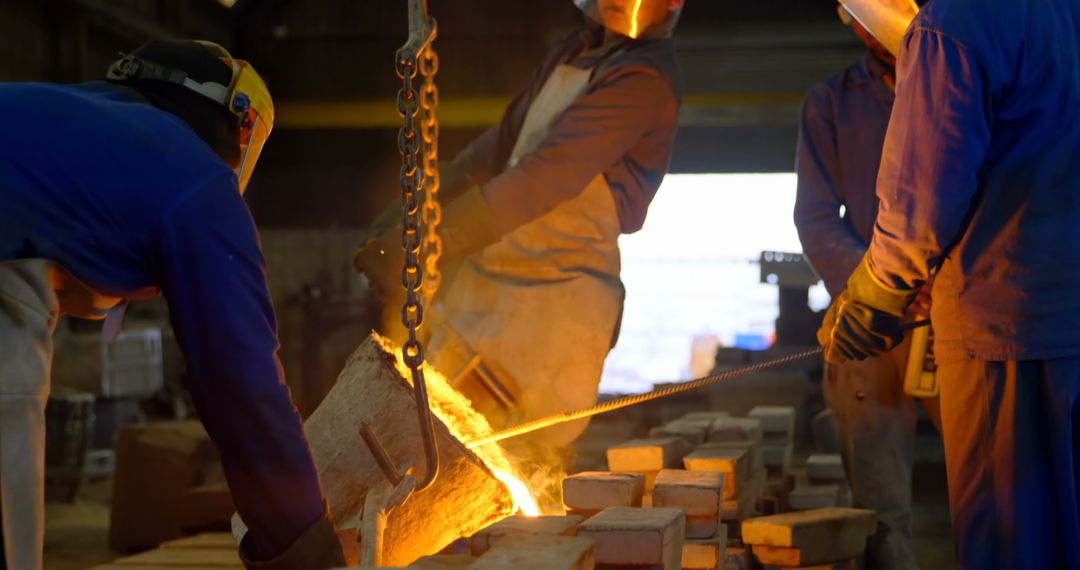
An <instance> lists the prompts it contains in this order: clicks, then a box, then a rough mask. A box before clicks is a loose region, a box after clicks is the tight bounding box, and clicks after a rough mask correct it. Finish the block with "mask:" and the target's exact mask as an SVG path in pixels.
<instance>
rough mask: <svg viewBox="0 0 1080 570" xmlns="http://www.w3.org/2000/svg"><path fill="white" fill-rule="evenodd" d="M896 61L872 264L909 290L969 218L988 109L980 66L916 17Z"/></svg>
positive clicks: (986, 132) (886, 279)
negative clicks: (894, 85)
mask: <svg viewBox="0 0 1080 570" xmlns="http://www.w3.org/2000/svg"><path fill="white" fill-rule="evenodd" d="M899 62H900V67H899V68H898V70H897V72H898V73H897V86H896V102H895V104H894V105H893V112H892V119H891V120H890V122H889V130H888V132H887V134H886V136H885V147H884V150H883V152H882V162H881V168H880V170H879V173H878V183H877V192H878V199H879V201H880V205H879V209H878V217H877V223H876V225H875V227H874V236H873V239H872V240H871V243H870V248H869V252H870V267H871V269H872V270H873V272H874V274H875V275H877V276H878V277H879V278H880V279H882V280H883V281H884V282H885V283H889V284H892V285H893V286H896V287H900V288H904V289H915V288H918V287H920V286H922V284H923V283H924V282H925V281H926V280H927V278H928V277H929V275H930V270H931V269H933V268H936V267H937V266H938V265H940V263H941V261H942V259H943V258H944V256H945V255H946V254H947V253H948V251H949V249H950V248H951V247H952V246H953V245H955V242H956V240H957V239H959V237H960V235H961V232H962V231H963V229H964V227H965V225H966V223H967V221H968V220H967V219H968V217H969V216H970V214H971V210H972V206H973V199H974V197H975V193H976V189H977V187H978V177H979V174H980V169H981V166H982V163H983V161H984V159H985V157H986V153H987V148H988V147H989V144H990V127H991V122H992V116H991V104H990V101H989V99H990V95H989V91H990V90H989V89H988V84H989V79H988V78H987V76H986V73H985V71H984V69H985V68H984V66H982V65H981V64H980V62H979V60H978V58H977V57H976V54H974V53H973V52H971V51H970V50H969V49H968V48H967V47H966V46H964V45H963V44H961V43H960V42H959V41H957V40H956V39H954V38H952V37H950V36H948V35H946V34H944V33H942V32H940V31H937V30H932V29H928V28H924V27H921V26H919V25H918V22H917V23H916V25H915V26H913V28H912V29H911V30H909V32H908V35H907V36H906V37H905V40H904V45H903V47H902V49H901V53H900V57H899Z"/></svg>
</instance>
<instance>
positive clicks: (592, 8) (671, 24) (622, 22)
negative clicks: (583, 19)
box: [574, 0, 682, 39]
mask: <svg viewBox="0 0 1080 570" xmlns="http://www.w3.org/2000/svg"><path fill="white" fill-rule="evenodd" d="M574 5H575V6H577V7H578V9H579V10H581V11H582V12H585V14H586V15H587V16H589V17H590V18H592V19H593V20H596V21H597V22H600V23H601V24H603V25H604V27H605V28H607V29H609V30H611V31H613V32H615V33H617V34H621V35H624V36H626V37H628V38H631V39H639V38H666V37H671V34H672V33H673V32H674V31H675V25H676V24H677V23H678V22H679V15H680V14H681V13H682V2H679V4H678V7H677V8H675V9H668V6H669V5H670V0H574Z"/></svg>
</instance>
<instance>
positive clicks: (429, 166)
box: [419, 45, 443, 304]
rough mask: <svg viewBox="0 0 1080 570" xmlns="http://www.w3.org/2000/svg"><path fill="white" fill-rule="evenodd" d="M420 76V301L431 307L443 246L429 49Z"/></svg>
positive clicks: (434, 64) (435, 68)
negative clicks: (423, 274)
mask: <svg viewBox="0 0 1080 570" xmlns="http://www.w3.org/2000/svg"><path fill="white" fill-rule="evenodd" d="M419 63H420V76H421V77H422V78H423V79H424V84H423V87H421V88H420V110H421V111H422V116H421V122H420V133H421V139H422V140H423V156H422V160H421V165H422V167H423V169H424V205H423V209H422V211H421V215H420V218H421V221H422V224H423V227H424V240H423V247H422V258H423V260H424V271H425V272H426V275H425V279H424V284H423V291H424V298H425V300H426V301H427V303H428V304H431V301H432V299H433V298H434V297H435V292H436V291H438V290H439V285H441V284H442V273H441V272H440V271H439V267H438V263H439V257H441V256H442V252H443V243H442V238H441V237H440V236H439V232H438V227H439V223H440V222H441V221H442V206H441V205H440V204H439V186H440V182H439V121H438V119H437V118H436V116H435V112H436V110H437V109H438V107H439V90H438V88H437V87H435V74H436V73H438V72H439V56H438V54H436V53H435V49H434V48H433V47H432V46H430V45H429V46H428V47H427V49H425V50H424V54H423V56H422V57H421V58H420V62H419Z"/></svg>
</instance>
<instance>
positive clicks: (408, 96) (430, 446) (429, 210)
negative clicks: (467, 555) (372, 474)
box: [360, 0, 442, 492]
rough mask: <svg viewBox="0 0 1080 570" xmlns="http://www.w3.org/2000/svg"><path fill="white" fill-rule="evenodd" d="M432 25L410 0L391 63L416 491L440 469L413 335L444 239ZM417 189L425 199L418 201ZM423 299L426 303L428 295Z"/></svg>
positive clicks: (421, 3) (382, 461) (372, 445)
mask: <svg viewBox="0 0 1080 570" xmlns="http://www.w3.org/2000/svg"><path fill="white" fill-rule="evenodd" d="M435 25H436V24H435V19H434V18H432V17H430V16H428V14H427V0H409V39H408V41H407V42H406V43H405V45H403V46H402V47H401V49H399V50H398V51H397V53H396V54H395V60H396V61H395V62H394V69H395V71H396V73H397V75H398V77H399V78H401V89H400V90H399V91H398V94H397V108H398V113H399V114H400V115H401V117H402V127H401V129H400V130H399V131H398V151H399V152H400V153H401V174H400V177H399V179H400V184H401V216H402V226H401V246H402V249H404V251H405V263H404V265H403V266H402V268H401V285H402V287H404V288H405V297H406V298H405V302H404V303H403V304H402V306H401V320H402V323H403V324H404V325H405V326H406V327H408V330H409V339H408V340H407V341H406V342H405V344H404V345H403V346H402V356H403V357H404V360H405V364H406V366H408V367H409V372H410V375H411V377H412V384H413V400H414V402H415V404H416V414H417V420H418V422H419V426H420V437H421V439H422V440H423V445H424V457H425V459H426V461H427V471H426V472H425V473H424V475H423V477H417V484H416V488H415V489H414V492H415V491H422V490H424V489H426V488H427V487H429V486H431V484H432V483H433V482H434V481H435V478H436V477H437V476H438V474H439V448H438V445H437V442H436V441H435V426H434V423H433V420H432V417H431V407H430V405H429V403H428V394H427V383H426V382H425V380H424V369H423V364H424V345H423V343H422V342H421V341H420V339H419V338H418V337H417V334H416V331H417V329H418V328H419V327H420V326H421V325H422V324H423V320H424V305H423V302H422V301H421V292H423V293H424V295H425V296H426V295H427V291H428V290H429V288H426V287H425V282H424V265H422V264H421V257H422V255H423V254H424V252H428V253H427V254H426V255H423V257H425V260H426V263H427V265H428V267H429V268H430V273H432V274H434V275H435V280H436V283H435V286H436V287H437V286H438V279H439V275H438V271H437V270H435V269H434V264H435V260H437V258H438V255H435V256H432V255H431V253H430V252H431V251H438V252H441V251H442V243H441V242H439V241H438V235H437V234H435V226H436V225H437V224H438V220H439V219H440V218H441V217H442V213H441V210H439V208H438V202H437V201H435V200H436V198H435V193H436V192H438V179H439V174H438V165H437V163H436V160H437V156H438V150H437V149H438V146H437V145H438V142H437V141H438V123H437V122H436V120H435V107H436V105H437V104H438V91H437V90H436V89H435V82H434V75H435V71H436V70H437V69H438V58H437V56H436V55H435V54H434V52H433V51H432V49H431V42H432V41H433V40H434V39H435ZM418 74H419V75H421V76H422V77H423V78H424V85H423V87H422V91H421V92H418V91H417V90H416V88H415V87H414V86H413V79H414V78H415V77H416V76H417V75H418ZM425 102H426V104H425ZM421 110H422V111H423V113H422V115H421V117H420V131H421V133H420V136H417V132H416V115H417V113H418V112H420V111H421ZM429 185H430V186H429ZM425 190H427V192H425ZM421 193H423V194H422V195H423V204H421V200H420V196H421ZM432 203H434V206H432ZM424 226H427V232H428V234H429V235H432V234H433V235H435V238H434V239H433V240H432V239H430V238H425V236H424V233H425V232H424ZM436 248H437V249H436ZM433 258H434V259H433ZM431 294H432V295H434V290H431ZM427 300H428V302H430V297H429V298H428V299H427ZM360 435H361V437H363V439H364V443H366V444H367V446H368V449H369V450H370V451H371V454H372V455H373V456H374V457H375V461H376V463H378V465H379V468H380V469H381V470H382V472H383V474H384V475H385V476H386V478H387V479H388V480H389V481H390V482H391V483H392V484H394V485H397V484H398V483H399V482H401V480H402V478H404V476H405V475H406V474H405V473H402V472H401V470H400V469H399V468H398V467H397V465H396V464H395V463H394V461H393V459H391V458H390V456H389V454H388V453H387V451H386V449H385V447H383V445H382V442H380V441H379V437H378V436H377V435H376V434H375V432H374V431H372V430H371V428H370V427H369V426H368V425H367V424H364V425H362V426H361V429H360Z"/></svg>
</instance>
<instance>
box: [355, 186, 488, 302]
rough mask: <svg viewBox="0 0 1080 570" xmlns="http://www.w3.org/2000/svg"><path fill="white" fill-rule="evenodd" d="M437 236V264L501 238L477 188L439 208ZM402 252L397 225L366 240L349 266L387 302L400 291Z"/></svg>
mask: <svg viewBox="0 0 1080 570" xmlns="http://www.w3.org/2000/svg"><path fill="white" fill-rule="evenodd" d="M438 231H439V235H440V236H442V240H443V254H442V257H441V258H440V259H439V262H440V263H444V262H445V263H451V262H454V261H458V260H460V259H462V258H463V257H465V256H467V255H469V254H471V253H474V252H476V251H479V250H481V249H483V248H484V247H487V246H488V245H491V244H493V243H495V242H496V241H498V240H499V238H501V237H502V233H501V232H500V231H499V230H497V229H496V228H495V220H494V218H493V216H492V215H491V208H489V207H488V205H487V201H486V200H485V199H484V195H483V194H482V193H481V192H480V188H479V187H478V186H474V187H473V188H471V189H469V190H468V191H466V192H465V193H464V194H462V195H461V196H459V197H458V198H456V199H454V200H453V201H451V202H449V203H447V204H446V205H445V206H444V207H443V215H442V222H441V223H440V224H439V229H438ZM404 263H405V251H404V250H403V249H402V247H401V224H397V225H395V226H394V227H393V228H391V229H390V230H388V231H385V232H383V233H382V234H380V235H378V236H376V237H374V238H372V239H370V240H368V241H367V243H366V244H364V247H362V248H360V249H359V250H357V251H356V253H355V254H354V255H353V266H355V267H356V270H357V271H359V272H361V273H363V274H364V275H366V276H367V278H368V281H369V282H370V284H371V288H372V291H373V292H374V293H375V295H376V296H377V297H378V298H379V299H382V300H384V301H385V300H387V299H388V298H390V296H391V295H392V292H393V291H396V290H398V289H401V267H402V265H403V264H404Z"/></svg>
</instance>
